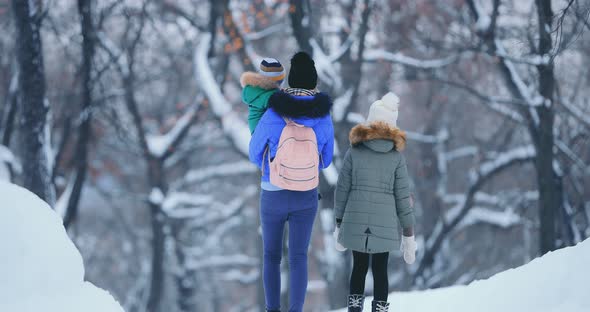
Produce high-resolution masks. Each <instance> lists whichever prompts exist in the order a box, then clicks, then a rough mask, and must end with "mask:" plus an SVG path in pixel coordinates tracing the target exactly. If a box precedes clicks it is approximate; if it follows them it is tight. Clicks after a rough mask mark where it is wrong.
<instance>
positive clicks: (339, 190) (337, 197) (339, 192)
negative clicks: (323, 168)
mask: <svg viewBox="0 0 590 312" xmlns="http://www.w3.org/2000/svg"><path fill="white" fill-rule="evenodd" d="M351 185H352V156H351V152H350V149H349V150H348V151H346V155H344V163H343V164H342V169H340V174H339V175H338V183H337V184H336V192H335V194H334V203H335V205H334V217H335V218H336V224H337V225H338V226H340V222H341V221H342V217H343V216H344V210H345V209H346V203H347V202H348V194H349V193H350V187H351Z"/></svg>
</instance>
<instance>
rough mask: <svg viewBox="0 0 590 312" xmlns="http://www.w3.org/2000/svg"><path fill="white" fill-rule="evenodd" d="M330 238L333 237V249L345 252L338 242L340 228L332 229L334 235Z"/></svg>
mask: <svg viewBox="0 0 590 312" xmlns="http://www.w3.org/2000/svg"><path fill="white" fill-rule="evenodd" d="M332 236H334V244H335V245H334V247H335V248H336V250H338V251H346V248H345V247H344V246H342V245H341V244H340V243H339V242H338V240H339V239H340V228H339V227H336V229H334V233H332Z"/></svg>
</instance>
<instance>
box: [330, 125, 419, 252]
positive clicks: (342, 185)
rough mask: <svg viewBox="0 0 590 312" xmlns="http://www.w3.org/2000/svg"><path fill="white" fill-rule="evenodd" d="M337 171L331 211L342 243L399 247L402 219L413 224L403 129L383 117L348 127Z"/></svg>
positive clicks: (365, 248) (359, 247)
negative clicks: (347, 145) (347, 146)
mask: <svg viewBox="0 0 590 312" xmlns="http://www.w3.org/2000/svg"><path fill="white" fill-rule="evenodd" d="M349 137H350V142H351V145H352V147H351V148H350V149H349V150H348V151H347V152H346V155H345V157H344V164H343V166H342V169H341V170H340V175H339V176H338V184H337V186H336V194H335V212H334V214H335V217H336V220H337V222H338V220H341V226H340V237H339V242H340V243H341V244H342V245H343V246H344V247H346V248H348V249H351V250H354V251H359V252H365V253H380V252H389V251H393V250H398V249H399V243H400V232H401V229H400V225H401V227H402V228H412V227H413V226H414V211H413V208H412V207H411V205H410V190H409V181H408V180H409V178H408V172H407V168H406V160H405V158H404V156H403V155H402V153H400V151H402V150H403V149H404V147H405V143H406V135H405V133H404V132H403V131H401V130H399V129H398V128H394V127H391V126H389V125H388V124H386V123H384V122H373V123H371V124H369V125H357V126H356V127H354V128H353V129H352V130H351V132H350V136H349Z"/></svg>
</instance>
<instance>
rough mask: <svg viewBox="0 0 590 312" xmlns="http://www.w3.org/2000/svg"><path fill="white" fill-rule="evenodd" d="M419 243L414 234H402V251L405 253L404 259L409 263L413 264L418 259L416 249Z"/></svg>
mask: <svg viewBox="0 0 590 312" xmlns="http://www.w3.org/2000/svg"><path fill="white" fill-rule="evenodd" d="M417 248H418V245H417V244H416V240H415V239H414V236H403V235H402V243H401V246H400V249H401V251H402V252H403V253H404V261H405V262H406V263H407V264H412V263H414V261H416V249H417Z"/></svg>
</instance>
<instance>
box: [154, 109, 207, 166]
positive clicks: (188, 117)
mask: <svg viewBox="0 0 590 312" xmlns="http://www.w3.org/2000/svg"><path fill="white" fill-rule="evenodd" d="M195 116H196V109H195V108H194V107H193V108H190V109H189V110H188V111H187V112H186V113H184V115H183V116H182V117H180V119H178V121H177V122H176V123H175V124H174V127H172V129H170V131H168V132H167V133H166V134H162V135H147V137H146V141H147V145H148V148H149V151H150V153H151V154H152V155H154V156H155V157H156V158H163V157H164V156H166V154H167V153H169V152H170V150H172V149H173V147H174V146H175V145H176V144H177V143H178V142H179V141H180V140H181V139H182V136H183V135H184V134H185V133H186V132H187V131H188V129H189V128H190V126H191V123H192V122H193V121H194V118H195Z"/></svg>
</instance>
